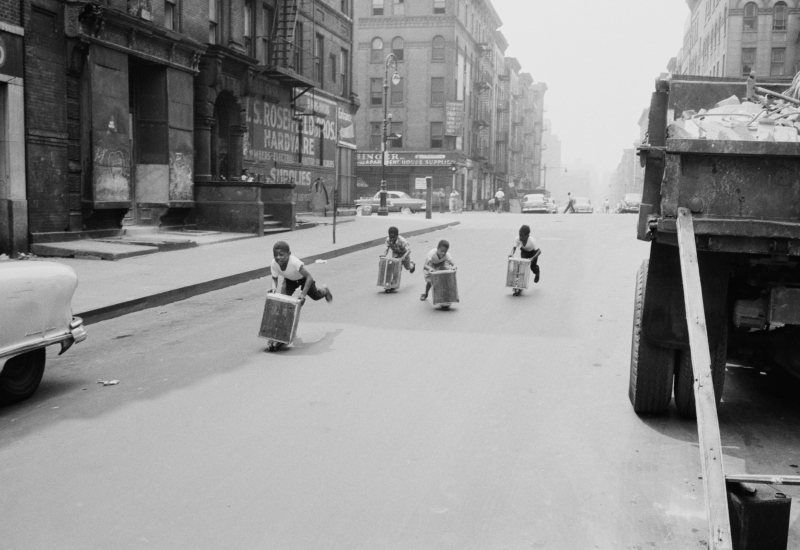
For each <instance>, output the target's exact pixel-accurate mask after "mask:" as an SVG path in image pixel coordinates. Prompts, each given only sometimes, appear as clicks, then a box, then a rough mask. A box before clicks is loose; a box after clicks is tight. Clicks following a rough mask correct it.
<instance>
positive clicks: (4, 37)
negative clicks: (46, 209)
mask: <svg viewBox="0 0 800 550" xmlns="http://www.w3.org/2000/svg"><path fill="white" fill-rule="evenodd" d="M22 33H23V29H22V28H21V27H15V26H12V25H4V27H3V29H2V30H0V144H2V146H0V253H2V254H8V255H13V254H15V253H17V252H24V251H26V250H27V245H28V201H27V194H26V185H25V163H24V162H22V161H21V160H22V159H24V158H25V100H24V89H25V88H24V78H23V76H24V71H23V36H22Z"/></svg>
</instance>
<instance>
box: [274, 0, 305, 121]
mask: <svg viewBox="0 0 800 550" xmlns="http://www.w3.org/2000/svg"><path fill="white" fill-rule="evenodd" d="M315 13H316V0H279V1H278V8H277V14H276V17H275V20H274V22H273V28H272V32H271V37H270V41H269V43H270V51H269V54H268V62H267V64H266V66H264V67H263V68H262V70H261V72H262V73H263V74H266V75H267V76H268V77H269V78H270V79H272V80H275V81H278V82H281V83H283V84H284V85H286V86H290V87H291V88H293V89H294V92H293V94H292V104H293V105H294V103H295V101H296V100H297V99H298V98H299V97H300V96H302V95H303V94H305V93H307V92H309V91H310V90H313V89H314V87H315V86H316V79H315V75H314V69H315V66H316V61H317V60H316V59H315V53H314V51H313V44H314V37H315V36H316V21H315V19H314V14H315ZM307 14H310V15H307ZM309 27H310V28H309Z"/></svg>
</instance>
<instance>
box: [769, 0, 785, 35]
mask: <svg viewBox="0 0 800 550" xmlns="http://www.w3.org/2000/svg"><path fill="white" fill-rule="evenodd" d="M787 14H788V9H787V8H786V2H778V3H776V4H775V8H774V9H773V10H772V30H773V31H785V30H786V17H787Z"/></svg>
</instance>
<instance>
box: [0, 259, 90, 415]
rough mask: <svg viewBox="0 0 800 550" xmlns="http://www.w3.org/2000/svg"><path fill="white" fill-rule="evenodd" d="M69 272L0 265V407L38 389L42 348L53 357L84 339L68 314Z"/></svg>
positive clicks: (54, 266) (72, 278)
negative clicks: (55, 350) (54, 348)
mask: <svg viewBox="0 0 800 550" xmlns="http://www.w3.org/2000/svg"><path fill="white" fill-rule="evenodd" d="M77 286H78V277H77V275H75V271H74V270H73V269H72V268H71V267H69V266H66V265H62V264H59V263H55V262H39V261H19V260H5V261H0V303H2V304H3V305H2V308H3V314H2V315H0V404H3V405H8V404H11V403H17V402H19V401H23V400H25V399H27V398H29V397H30V396H31V395H33V393H34V392H35V391H36V388H38V387H39V382H41V380H42V375H43V374H44V364H45V359H46V357H47V355H46V353H45V348H46V347H47V346H51V345H53V344H61V351H60V352H59V355H61V354H62V353H64V352H65V351H67V350H68V349H69V348H70V347H71V346H72V344H75V343H77V342H82V341H84V340H85V339H86V331H85V330H84V328H83V321H82V320H81V319H80V318H79V317H73V316H72V295H73V294H74V293H75V288H76V287H77Z"/></svg>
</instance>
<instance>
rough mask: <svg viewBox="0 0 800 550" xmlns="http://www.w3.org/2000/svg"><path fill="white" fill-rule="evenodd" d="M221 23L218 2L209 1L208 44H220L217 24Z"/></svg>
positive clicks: (214, 0) (215, 0)
mask: <svg viewBox="0 0 800 550" xmlns="http://www.w3.org/2000/svg"><path fill="white" fill-rule="evenodd" d="M218 21H219V6H218V5H217V0H208V43H209V44H216V43H217V42H219V39H218V38H219V37H218V36H217V22H218Z"/></svg>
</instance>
